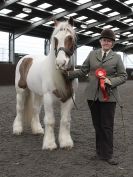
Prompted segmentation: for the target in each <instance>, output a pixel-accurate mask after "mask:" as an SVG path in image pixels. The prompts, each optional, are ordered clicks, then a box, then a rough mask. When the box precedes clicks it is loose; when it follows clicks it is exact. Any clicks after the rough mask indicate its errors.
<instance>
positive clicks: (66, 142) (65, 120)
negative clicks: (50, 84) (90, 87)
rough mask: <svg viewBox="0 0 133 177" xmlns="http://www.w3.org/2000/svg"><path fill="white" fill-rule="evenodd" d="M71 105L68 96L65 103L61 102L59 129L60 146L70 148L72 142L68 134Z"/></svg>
mask: <svg viewBox="0 0 133 177" xmlns="http://www.w3.org/2000/svg"><path fill="white" fill-rule="evenodd" d="M72 107H73V102H72V99H71V98H70V99H69V100H67V101H66V102H65V103H61V121H60V130H59V144H60V147H61V148H68V149H71V148H72V147H73V146H74V144H73V140H72V138H71V135H70V122H71V109H72Z"/></svg>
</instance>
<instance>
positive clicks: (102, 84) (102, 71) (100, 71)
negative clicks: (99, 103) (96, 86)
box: [95, 68, 109, 101]
mask: <svg viewBox="0 0 133 177" xmlns="http://www.w3.org/2000/svg"><path fill="white" fill-rule="evenodd" d="M95 74H96V77H97V78H98V79H99V83H100V89H101V91H102V94H103V99H104V101H108V99H109V96H108V93H107V90H106V87H105V82H104V80H105V77H106V70H105V69H103V68H98V69H97V70H96V71H95Z"/></svg>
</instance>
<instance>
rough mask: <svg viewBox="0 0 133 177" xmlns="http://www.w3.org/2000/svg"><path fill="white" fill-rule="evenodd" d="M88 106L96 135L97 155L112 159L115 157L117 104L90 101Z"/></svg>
mask: <svg viewBox="0 0 133 177" xmlns="http://www.w3.org/2000/svg"><path fill="white" fill-rule="evenodd" d="M88 105H89V108H90V111H91V115H92V122H93V125H94V128H95V133H96V153H97V155H99V156H100V157H101V158H103V159H110V158H111V157H112V155H113V126H114V115H115V108H116V103H115V102H100V101H99V100H97V101H92V100H88Z"/></svg>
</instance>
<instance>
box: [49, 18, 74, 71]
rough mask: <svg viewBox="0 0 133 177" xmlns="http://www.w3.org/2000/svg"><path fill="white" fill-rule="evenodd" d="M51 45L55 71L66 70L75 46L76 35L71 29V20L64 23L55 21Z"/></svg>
mask: <svg viewBox="0 0 133 177" xmlns="http://www.w3.org/2000/svg"><path fill="white" fill-rule="evenodd" d="M52 36H53V43H54V52H55V58H56V59H55V64H56V69H59V70H68V69H69V68H70V67H71V66H70V63H72V62H71V59H72V55H73V54H74V50H75V46H76V35H75V31H74V29H73V19H72V18H70V19H69V20H68V21H65V22H57V21H55V30H54V32H53V35H52Z"/></svg>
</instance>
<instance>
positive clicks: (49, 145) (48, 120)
mask: <svg viewBox="0 0 133 177" xmlns="http://www.w3.org/2000/svg"><path fill="white" fill-rule="evenodd" d="M44 110H45V117H44V124H45V133H44V139H43V146H42V149H49V150H53V149H56V148H57V145H56V143H55V135H54V125H55V118H54V111H53V99H52V95H51V94H48V93H47V94H45V95H44Z"/></svg>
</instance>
